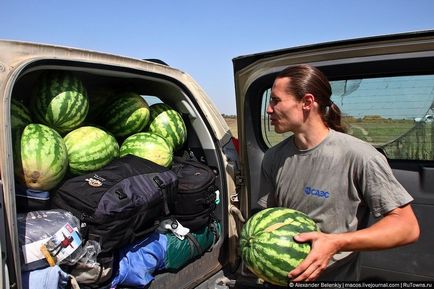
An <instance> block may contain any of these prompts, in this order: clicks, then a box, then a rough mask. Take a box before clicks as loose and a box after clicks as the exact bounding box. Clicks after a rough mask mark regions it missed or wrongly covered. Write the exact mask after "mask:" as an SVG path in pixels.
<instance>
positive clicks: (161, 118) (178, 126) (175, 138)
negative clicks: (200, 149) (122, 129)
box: [148, 103, 187, 151]
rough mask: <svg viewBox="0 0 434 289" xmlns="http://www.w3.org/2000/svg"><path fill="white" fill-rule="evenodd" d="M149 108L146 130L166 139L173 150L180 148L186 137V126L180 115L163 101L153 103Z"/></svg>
mask: <svg viewBox="0 0 434 289" xmlns="http://www.w3.org/2000/svg"><path fill="white" fill-rule="evenodd" d="M150 108H151V119H150V121H149V126H148V131H150V132H153V133H156V134H158V135H160V136H162V137H163V138H164V139H166V140H167V142H168V143H170V145H171V146H172V148H173V150H174V151H176V150H178V149H179V148H181V147H182V145H183V144H184V142H185V140H186V139H187V128H186V126H185V123H184V120H183V119H182V117H181V115H180V114H179V113H178V112H177V111H176V110H174V109H172V108H171V107H170V106H168V105H167V104H164V103H156V104H153V105H151V107H150Z"/></svg>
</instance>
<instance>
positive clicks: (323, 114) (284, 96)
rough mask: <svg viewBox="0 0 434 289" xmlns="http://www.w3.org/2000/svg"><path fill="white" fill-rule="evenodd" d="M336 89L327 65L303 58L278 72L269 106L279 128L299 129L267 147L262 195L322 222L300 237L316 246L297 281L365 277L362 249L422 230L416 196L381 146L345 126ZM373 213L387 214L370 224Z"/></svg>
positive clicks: (292, 275) (411, 237) (295, 274)
mask: <svg viewBox="0 0 434 289" xmlns="http://www.w3.org/2000/svg"><path fill="white" fill-rule="evenodd" d="M330 96H331V87H330V83H329V82H328V80H327V78H326V77H325V76H324V74H323V73H322V72H321V71H320V70H318V69H317V68H315V67H312V66H309V65H298V66H293V67H289V68H287V69H285V70H283V71H282V72H281V73H279V74H278V76H277V77H276V79H275V81H274V84H273V87H272V91H271V99H270V103H269V105H268V108H267V113H268V114H269V116H270V120H271V124H272V125H273V126H274V129H275V131H276V132H277V133H284V132H289V131H291V132H293V135H292V136H290V137H289V138H287V139H286V140H284V141H282V142H281V143H279V144H277V145H276V146H274V147H272V148H270V149H269V150H268V151H267V152H266V154H265V156H264V160H263V163H262V173H261V192H263V193H265V194H266V195H265V196H264V197H262V198H261V199H260V200H259V202H258V203H259V204H260V205H261V206H262V207H275V206H279V207H288V208H292V209H296V210H299V211H302V212H304V213H306V214H308V215H309V216H310V217H311V218H313V219H314V220H315V221H316V222H317V224H318V226H319V228H320V230H321V232H313V233H302V234H299V235H298V236H296V237H295V239H296V241H299V242H311V243H312V250H311V252H310V253H309V255H308V256H307V257H306V259H305V260H304V261H303V262H302V263H301V264H300V265H299V266H298V267H297V268H295V269H294V270H292V271H291V272H289V274H288V277H289V279H291V280H292V281H313V280H329V281H330V280H336V281H345V280H353V281H354V280H358V278H359V270H360V269H359V255H358V253H357V252H359V251H363V250H380V249H387V248H393V247H396V246H401V245H405V244H409V243H412V242H415V241H416V240H417V239H418V238H419V225H418V222H417V219H416V217H415V215H414V213H413V210H412V208H411V205H410V203H411V201H412V200H413V199H412V197H411V196H410V194H409V193H408V192H407V191H406V190H405V189H404V188H403V187H402V185H401V184H399V182H398V181H397V180H396V178H395V177H394V176H393V173H392V170H391V168H390V166H389V164H388V163H387V160H386V158H385V157H384V156H383V155H382V154H381V153H379V152H378V151H377V150H376V149H375V148H374V147H373V146H371V145H370V144H368V143H365V142H363V141H361V140H359V139H357V138H354V137H352V136H350V135H347V134H345V133H344V128H343V126H342V125H341V113H340V110H339V108H338V107H337V106H336V104H334V103H333V102H332V101H331V99H330ZM370 213H372V214H373V215H374V216H375V217H377V218H379V220H378V221H377V222H376V223H375V224H373V225H371V226H369V227H367V222H368V217H369V214H370Z"/></svg>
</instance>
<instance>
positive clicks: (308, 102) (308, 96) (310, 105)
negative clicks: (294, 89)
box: [303, 93, 315, 110]
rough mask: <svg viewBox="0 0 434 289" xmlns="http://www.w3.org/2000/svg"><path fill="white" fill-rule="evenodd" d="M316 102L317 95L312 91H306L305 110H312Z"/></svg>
mask: <svg viewBox="0 0 434 289" xmlns="http://www.w3.org/2000/svg"><path fill="white" fill-rule="evenodd" d="M314 103H315V96H313V94H310V93H306V94H305V95H304V96H303V110H311V109H312V108H313V105H314Z"/></svg>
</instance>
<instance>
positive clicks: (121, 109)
mask: <svg viewBox="0 0 434 289" xmlns="http://www.w3.org/2000/svg"><path fill="white" fill-rule="evenodd" d="M149 115H150V113H149V105H148V103H147V102H146V101H145V100H144V99H143V97H141V96H140V95H139V94H137V93H135V92H128V93H123V94H121V95H119V96H118V99H116V100H115V101H114V102H112V104H110V105H109V107H108V108H107V110H106V111H105V112H104V117H103V121H104V123H103V125H104V127H105V128H107V130H108V131H110V132H111V133H112V134H113V135H114V136H115V137H126V136H129V135H132V134H134V133H137V132H140V131H142V130H143V129H144V128H145V126H146V125H147V124H148V121H149Z"/></svg>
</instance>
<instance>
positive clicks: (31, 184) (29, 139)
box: [14, 123, 68, 191]
mask: <svg viewBox="0 0 434 289" xmlns="http://www.w3.org/2000/svg"><path fill="white" fill-rule="evenodd" d="M15 145H18V146H19V147H18V148H16V149H15V150H14V152H16V155H15V159H16V161H15V164H16V165H15V173H16V176H17V177H18V179H19V180H20V181H21V182H22V183H23V184H24V185H25V186H26V187H27V188H30V189H33V190H41V191H46V190H50V189H52V188H54V187H55V186H56V185H57V184H59V182H60V181H62V179H63V177H64V176H65V173H66V172H67V169H68V155H67V151H66V146H65V143H64V142H63V139H62V137H61V136H60V134H59V133H58V132H56V131H55V130H54V129H52V128H50V127H48V126H46V125H43V124H34V123H31V124H29V125H27V126H26V127H25V128H24V130H23V133H22V135H21V140H20V141H18V142H16V143H15Z"/></svg>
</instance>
